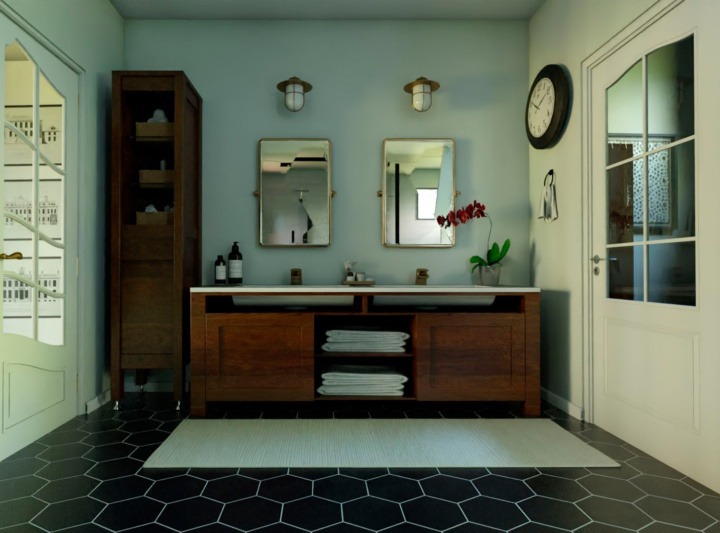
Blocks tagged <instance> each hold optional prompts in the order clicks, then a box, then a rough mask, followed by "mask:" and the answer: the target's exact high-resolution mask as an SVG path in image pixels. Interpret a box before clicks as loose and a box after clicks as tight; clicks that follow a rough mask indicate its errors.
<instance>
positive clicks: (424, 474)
mask: <svg viewBox="0 0 720 533" xmlns="http://www.w3.org/2000/svg"><path fill="white" fill-rule="evenodd" d="M388 471H389V472H390V473H391V474H394V475H396V476H402V477H406V478H410V479H417V480H418V481H419V480H421V479H427V478H429V477H432V476H437V475H438V470H437V468H388Z"/></svg>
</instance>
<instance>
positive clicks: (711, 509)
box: [693, 496, 720, 521]
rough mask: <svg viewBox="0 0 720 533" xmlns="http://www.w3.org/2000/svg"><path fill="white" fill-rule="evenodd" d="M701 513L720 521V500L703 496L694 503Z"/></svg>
mask: <svg viewBox="0 0 720 533" xmlns="http://www.w3.org/2000/svg"><path fill="white" fill-rule="evenodd" d="M693 505H694V506H695V507H697V508H698V509H700V510H701V511H703V512H705V513H707V514H709V515H710V516H712V517H713V518H714V519H715V520H718V521H720V498H719V497H716V496H701V497H700V498H698V499H697V500H695V501H694V502H693Z"/></svg>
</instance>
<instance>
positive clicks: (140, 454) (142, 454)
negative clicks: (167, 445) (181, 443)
mask: <svg viewBox="0 0 720 533" xmlns="http://www.w3.org/2000/svg"><path fill="white" fill-rule="evenodd" d="M159 447H160V444H148V445H146V446H137V447H136V448H135V450H133V452H132V453H131V454H130V456H129V457H131V458H132V459H137V460H138V461H142V462H143V463H144V462H145V461H147V459H148V458H149V457H150V456H151V455H152V454H153V452H154V451H155V450H157V449H158V448H159Z"/></svg>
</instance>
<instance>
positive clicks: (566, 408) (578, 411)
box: [540, 389, 584, 420]
mask: <svg viewBox="0 0 720 533" xmlns="http://www.w3.org/2000/svg"><path fill="white" fill-rule="evenodd" d="M540 394H541V396H542V399H543V400H545V401H546V402H547V403H549V404H550V405H552V406H553V407H557V408H558V409H560V410H561V411H562V412H563V413H567V414H569V415H570V416H572V417H574V418H577V419H578V420H584V418H583V415H584V412H583V408H582V407H580V406H579V405H575V404H574V403H572V402H570V401H569V400H566V399H565V398H563V397H561V396H558V395H557V394H555V393H553V392H550V391H549V390H547V389H540Z"/></svg>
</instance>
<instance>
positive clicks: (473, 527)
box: [447, 522, 557, 533]
mask: <svg viewBox="0 0 720 533" xmlns="http://www.w3.org/2000/svg"><path fill="white" fill-rule="evenodd" d="M521 530H522V529H515V531H521ZM447 533H497V529H495V528H489V527H486V526H481V525H480V524H474V523H472V522H466V523H464V524H460V525H459V526H456V527H454V528H452V529H448V531H447ZM533 533H537V532H533ZM554 533H557V530H554Z"/></svg>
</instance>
